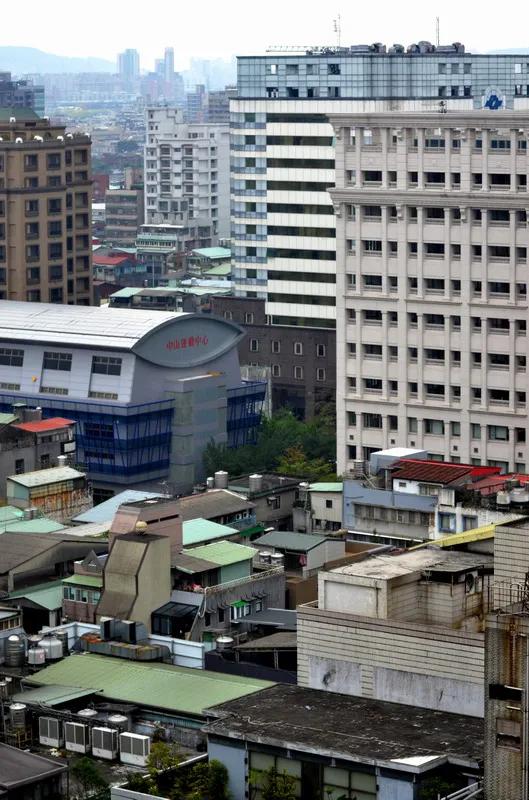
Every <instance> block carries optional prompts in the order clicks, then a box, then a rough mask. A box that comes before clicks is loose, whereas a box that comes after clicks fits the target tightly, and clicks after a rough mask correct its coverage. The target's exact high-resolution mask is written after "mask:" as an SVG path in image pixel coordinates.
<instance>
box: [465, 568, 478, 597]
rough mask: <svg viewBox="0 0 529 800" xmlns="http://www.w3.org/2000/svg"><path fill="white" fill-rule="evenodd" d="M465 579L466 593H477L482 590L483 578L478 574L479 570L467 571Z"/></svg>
mask: <svg viewBox="0 0 529 800" xmlns="http://www.w3.org/2000/svg"><path fill="white" fill-rule="evenodd" d="M464 581H465V594H476V593H478V592H481V591H482V588H483V578H482V577H481V576H480V575H479V574H478V571H477V570H473V571H472V572H466V573H465V576H464Z"/></svg>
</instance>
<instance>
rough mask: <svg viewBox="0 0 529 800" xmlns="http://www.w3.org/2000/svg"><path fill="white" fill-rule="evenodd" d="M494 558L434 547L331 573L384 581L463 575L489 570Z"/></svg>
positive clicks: (371, 559) (373, 558) (373, 559)
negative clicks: (420, 574) (413, 576)
mask: <svg viewBox="0 0 529 800" xmlns="http://www.w3.org/2000/svg"><path fill="white" fill-rule="evenodd" d="M493 563H494V557H493V556H490V555H485V554H484V553H464V552H462V551H460V550H441V549H439V548H437V547H424V548H421V549H420V550H409V551H408V552H406V553H398V552H397V553H395V555H392V554H391V553H383V554H381V555H373V556H370V557H369V558H366V559H365V561H358V562H353V563H352V564H346V565H345V566H343V567H336V568H335V569H333V570H330V571H331V572H334V573H338V574H340V575H355V576H357V577H363V578H382V579H383V580H384V579H385V580H387V579H390V578H397V577H399V576H401V575H409V574H411V573H413V572H422V571H424V570H431V571H433V572H465V571H466V570H469V569H477V568H478V567H482V566H487V567H491V566H492V565H493Z"/></svg>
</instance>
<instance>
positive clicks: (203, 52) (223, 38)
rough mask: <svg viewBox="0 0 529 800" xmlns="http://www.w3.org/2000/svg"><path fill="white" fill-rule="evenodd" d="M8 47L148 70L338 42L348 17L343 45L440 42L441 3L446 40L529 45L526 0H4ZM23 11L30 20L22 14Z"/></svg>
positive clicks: (0, 36)
mask: <svg viewBox="0 0 529 800" xmlns="http://www.w3.org/2000/svg"><path fill="white" fill-rule="evenodd" d="M0 3H1V22H2V24H1V27H0V45H20V46H23V45H25V46H29V47H38V48H40V49H41V50H45V51H47V52H53V53H57V54H59V55H77V56H99V57H102V58H108V59H111V60H115V57H116V53H117V52H118V51H120V50H123V49H124V48H125V47H135V48H137V49H138V50H139V51H140V53H141V62H142V68H152V65H153V61H154V58H155V57H156V56H157V55H159V54H160V52H161V51H163V48H164V47H165V46H166V45H167V46H173V47H174V48H175V62H176V68H177V69H182V68H185V67H186V66H187V63H188V61H189V58H190V57H191V56H197V57H206V58H215V57H223V58H228V57H230V56H232V55H237V54H247V53H263V52H264V51H265V50H266V48H267V47H268V46H269V45H276V44H286V45H300V44H301V45H305V44H307V45H317V44H335V43H336V41H337V40H336V34H335V33H334V30H333V19H334V18H335V17H336V16H337V15H338V14H341V18H342V23H341V27H342V44H352V43H370V42H374V41H382V42H385V43H389V44H391V43H393V42H400V43H402V44H409V43H410V42H414V41H418V40H419V39H429V40H430V41H435V14H436V9H438V13H439V14H440V16H441V20H440V28H441V42H444V43H449V42H452V41H461V42H463V43H464V44H465V45H466V46H467V49H469V50H472V49H473V50H475V51H487V50H497V49H502V48H513V47H528V46H529V4H528V3H527V2H526V1H525V0H503V2H502V3H501V4H500V6H498V5H497V3H494V4H492V3H491V2H490V0H481V2H476V0H474V2H469V0H444V2H438V3H428V2H424V0H400V2H397V1H396V0H375V2H371V3H368V4H367V5H366V3H360V2H355V0H333V1H332V2H321V0H318V2H315V1H314V0H305V2H303V0H259V2H257V1H256V0H196V2H186V1H185V0H151V2H146V0H141V2H140V0H88V2H86V3H71V2H65V3H58V4H57V3H52V4H50V3H48V2H46V0H24V2H23V3H22V5H21V6H19V5H18V3H14V2H11V1H10V0H0ZM21 15H22V16H21Z"/></svg>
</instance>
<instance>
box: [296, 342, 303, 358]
mask: <svg viewBox="0 0 529 800" xmlns="http://www.w3.org/2000/svg"><path fill="white" fill-rule="evenodd" d="M294 355H295V356H302V355H303V342H294Z"/></svg>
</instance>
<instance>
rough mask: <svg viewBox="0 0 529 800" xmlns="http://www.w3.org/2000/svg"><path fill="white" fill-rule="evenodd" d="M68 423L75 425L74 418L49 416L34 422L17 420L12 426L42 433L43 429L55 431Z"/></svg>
mask: <svg viewBox="0 0 529 800" xmlns="http://www.w3.org/2000/svg"><path fill="white" fill-rule="evenodd" d="M68 425H75V420H73V419H65V418H64V417H50V418H49V419H40V420H35V421H34V422H19V423H17V424H16V425H13V427H14V428H20V430H22V431H29V432H30V433H43V432H44V431H56V430H57V429H58V428H65V427H67V426H68Z"/></svg>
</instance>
